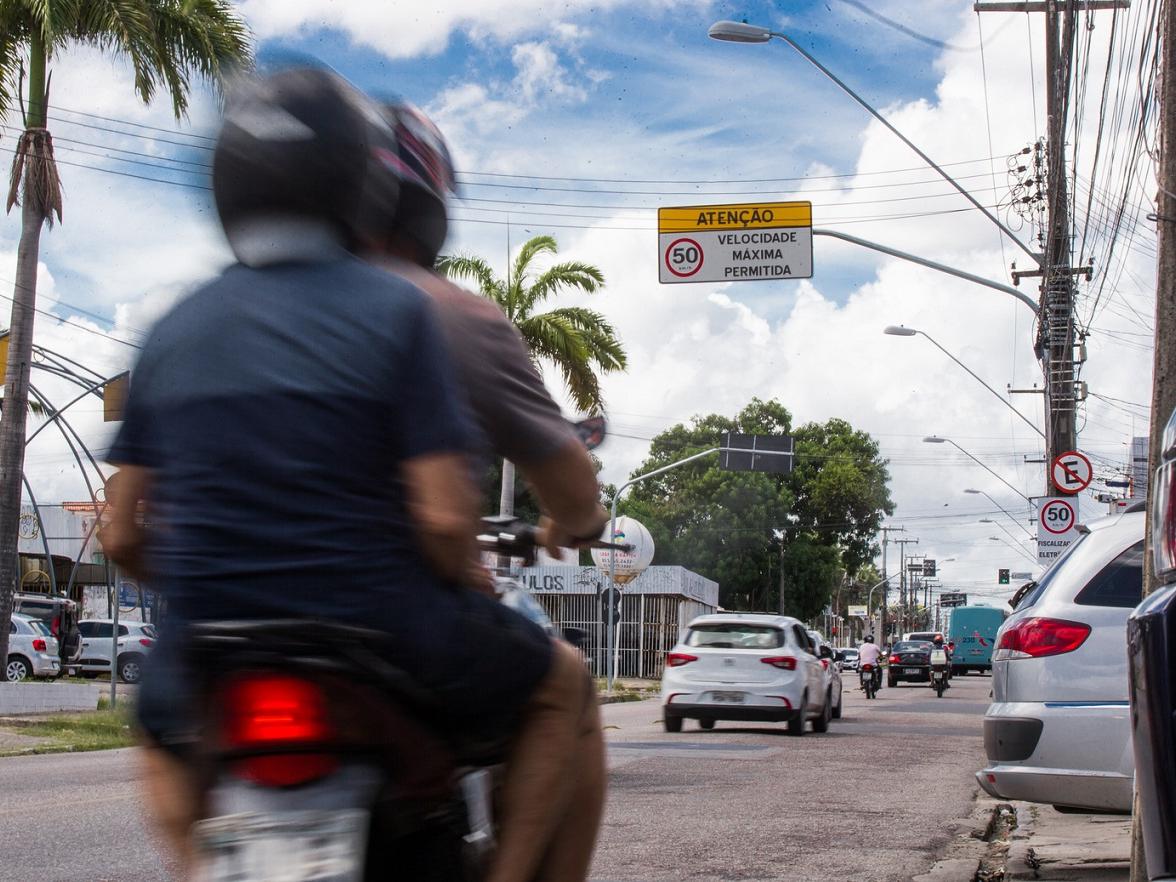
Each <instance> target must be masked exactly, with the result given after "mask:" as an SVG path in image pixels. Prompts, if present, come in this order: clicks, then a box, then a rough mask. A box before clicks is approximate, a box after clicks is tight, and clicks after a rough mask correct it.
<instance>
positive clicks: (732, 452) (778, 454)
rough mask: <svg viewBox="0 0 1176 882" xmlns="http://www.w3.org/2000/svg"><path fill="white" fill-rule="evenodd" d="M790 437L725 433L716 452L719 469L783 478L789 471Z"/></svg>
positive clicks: (790, 467) (790, 460)
mask: <svg viewBox="0 0 1176 882" xmlns="http://www.w3.org/2000/svg"><path fill="white" fill-rule="evenodd" d="M792 444H793V440H792V436H791V435H744V434H741V433H738V432H728V433H727V434H726V435H725V436H723V449H722V450H720V451H719V468H721V469H723V471H727V472H770V473H772V474H777V475H786V474H788V473H789V472H791V471H792V460H793V456H792Z"/></svg>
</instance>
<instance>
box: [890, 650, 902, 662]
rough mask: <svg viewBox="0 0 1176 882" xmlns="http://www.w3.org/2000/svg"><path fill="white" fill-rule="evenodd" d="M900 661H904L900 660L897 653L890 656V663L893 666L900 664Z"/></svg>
mask: <svg viewBox="0 0 1176 882" xmlns="http://www.w3.org/2000/svg"><path fill="white" fill-rule="evenodd" d="M900 661H902V659H900V658H899V657H898V654H897V653H895V654H894V655H892V656H890V663H891V664H892V665H896V664H898V663H899V662H900Z"/></svg>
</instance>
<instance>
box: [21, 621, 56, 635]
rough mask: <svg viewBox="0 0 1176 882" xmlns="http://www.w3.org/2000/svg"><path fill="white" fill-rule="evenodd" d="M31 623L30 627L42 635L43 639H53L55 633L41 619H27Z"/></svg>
mask: <svg viewBox="0 0 1176 882" xmlns="http://www.w3.org/2000/svg"><path fill="white" fill-rule="evenodd" d="M25 621H26V622H28V623H29V627H30V628H32V629H33V630H34V631H36V632H37V633H38V634H40V635H41V636H42V637H52V636H53V632H52V631H50V630H49V626H48V625H46V624H45V623H44V622H42V621H41V620H40V619H25Z"/></svg>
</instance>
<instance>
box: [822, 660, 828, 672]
mask: <svg viewBox="0 0 1176 882" xmlns="http://www.w3.org/2000/svg"><path fill="white" fill-rule="evenodd" d="M821 667H822V668H824V669H825V670H826V671H827V670H829V659H827V658H823V659H821Z"/></svg>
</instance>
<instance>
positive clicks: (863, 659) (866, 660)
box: [858, 634, 882, 689]
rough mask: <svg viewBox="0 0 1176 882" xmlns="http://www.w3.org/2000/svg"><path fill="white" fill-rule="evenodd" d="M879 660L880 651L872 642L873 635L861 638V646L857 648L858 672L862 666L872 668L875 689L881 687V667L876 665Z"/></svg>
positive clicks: (880, 656)
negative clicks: (870, 666) (871, 666)
mask: <svg viewBox="0 0 1176 882" xmlns="http://www.w3.org/2000/svg"><path fill="white" fill-rule="evenodd" d="M881 658H882V650H881V649H879V648H878V644H877V643H875V642H874V637H873V635H872V634H867V635H865V636H864V637H863V638H862V645H861V646H859V647H858V670H859V671H860V670H861V669H862V667H863V666H864V665H873V666H874V688H875V689H879V688H881V686H882V666H881V665H880V664H879V663H878V662H879V660H880V659H881Z"/></svg>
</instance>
